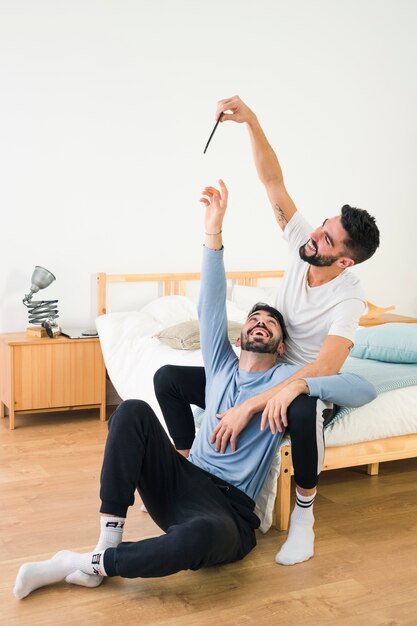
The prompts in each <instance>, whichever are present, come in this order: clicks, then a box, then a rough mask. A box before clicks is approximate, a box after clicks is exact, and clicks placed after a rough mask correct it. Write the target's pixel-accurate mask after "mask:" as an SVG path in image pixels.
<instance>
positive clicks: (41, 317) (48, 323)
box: [23, 265, 61, 337]
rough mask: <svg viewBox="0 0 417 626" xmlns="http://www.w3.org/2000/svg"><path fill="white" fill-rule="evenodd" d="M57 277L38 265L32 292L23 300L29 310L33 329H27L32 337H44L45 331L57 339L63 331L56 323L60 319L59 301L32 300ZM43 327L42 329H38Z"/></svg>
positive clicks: (34, 273)
mask: <svg viewBox="0 0 417 626" xmlns="http://www.w3.org/2000/svg"><path fill="white" fill-rule="evenodd" d="M54 280H56V279H55V276H54V275H53V274H52V272H50V271H49V270H47V269H45V268H44V267H41V266H40V265H36V267H35V270H34V272H33V274H32V284H31V287H30V291H29V293H28V294H26V295H25V297H24V298H23V304H24V305H25V306H26V307H27V308H28V310H29V311H28V316H29V324H31V327H29V328H28V329H27V332H28V333H29V334H31V335H35V336H40V337H41V336H42V335H43V334H44V333H45V331H46V334H47V335H48V336H49V337H55V336H56V335H59V334H60V332H61V329H60V328H59V326H58V324H57V323H56V322H55V320H56V318H57V317H58V307H57V304H58V300H32V297H33V294H35V293H37V292H38V291H39V290H40V289H45V288H46V287H49V285H50V284H51V283H52V282H53V281H54ZM39 326H41V327H43V328H44V329H45V331H44V332H42V329H40V328H37V327H39Z"/></svg>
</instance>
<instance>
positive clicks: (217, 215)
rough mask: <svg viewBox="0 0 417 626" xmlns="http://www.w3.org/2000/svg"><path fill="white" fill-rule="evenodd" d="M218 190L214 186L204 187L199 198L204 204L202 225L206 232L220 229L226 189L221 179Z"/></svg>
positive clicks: (225, 207) (226, 195) (225, 202)
mask: <svg viewBox="0 0 417 626" xmlns="http://www.w3.org/2000/svg"><path fill="white" fill-rule="evenodd" d="M219 187H220V191H219V190H218V189H216V188H215V187H205V188H204V189H203V191H202V194H203V197H202V198H200V202H202V203H203V204H204V205H205V206H206V214H205V219H204V225H205V229H206V233H217V232H219V231H221V229H222V225H223V218H224V214H225V213H226V209H227V198H228V195H229V194H228V191H227V187H226V185H225V184H224V182H223V181H222V180H219Z"/></svg>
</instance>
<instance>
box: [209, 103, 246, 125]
mask: <svg viewBox="0 0 417 626" xmlns="http://www.w3.org/2000/svg"><path fill="white" fill-rule="evenodd" d="M226 111H232V113H226ZM220 113H223V117H222V119H221V120H220V122H221V123H223V122H227V121H229V120H231V121H232V122H238V123H239V124H242V123H243V122H250V121H251V120H252V119H255V114H254V112H253V111H252V110H251V109H250V108H249V107H248V106H247V105H246V104H245V103H244V102H243V100H241V99H240V98H239V96H233V97H232V98H226V99H225V100H219V102H218V103H217V109H216V116H215V117H216V120H217V119H218V118H219V115H220Z"/></svg>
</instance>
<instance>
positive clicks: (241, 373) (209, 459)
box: [14, 182, 375, 598]
mask: <svg viewBox="0 0 417 626" xmlns="http://www.w3.org/2000/svg"><path fill="white" fill-rule="evenodd" d="M220 186H221V193H220V192H219V191H218V190H216V189H214V188H212V187H207V188H206V189H205V190H204V196H205V197H204V198H202V202H203V203H204V204H205V206H206V212H205V229H206V238H205V248H204V252H203V268H202V279H201V293H200V300H199V317H200V325H201V345H202V351H203V355H204V365H205V368H206V376H207V396H206V399H207V402H206V404H207V407H206V415H205V418H204V420H203V424H202V427H201V429H200V431H199V433H198V435H197V437H196V439H195V442H194V444H193V446H192V449H191V452H190V456H189V461H187V460H186V459H185V458H184V457H183V456H181V455H180V454H178V452H177V451H176V450H175V449H174V447H173V446H172V444H171V442H170V440H169V438H168V437H167V435H166V433H165V431H164V429H163V428H162V426H161V424H160V422H159V421H158V418H157V417H156V416H155V414H154V413H153V411H152V409H151V408H150V407H149V405H148V404H146V403H145V402H142V401H140V400H127V401H126V402H123V403H122V404H121V405H120V406H119V408H118V409H117V410H116V412H115V413H114V414H113V415H112V417H111V419H110V422H109V435H108V438H107V442H106V448H105V453H104V462H103V468H102V474H101V490H100V497H101V509H100V511H101V513H102V517H101V534H100V537H99V541H98V543H97V546H96V548H95V550H94V551H93V552H91V553H88V554H77V553H74V552H69V551H62V552H58V553H57V554H56V555H55V556H54V557H52V558H51V559H50V560H49V561H42V562H38V563H26V564H25V565H23V566H22V567H21V568H20V570H19V573H18V575H17V580H16V585H15V589H14V593H15V595H16V596H17V597H18V598H24V597H25V596H27V595H28V594H30V593H31V592H32V591H33V590H34V589H37V588H39V587H41V586H44V585H47V584H51V583H54V582H58V581H60V580H63V579H64V578H66V580H67V581H68V582H73V583H76V584H81V585H84V586H89V587H95V586H97V585H98V584H100V582H101V581H102V580H103V577H104V576H124V577H127V578H135V577H145V578H147V577H159V576H167V575H169V574H174V573H175V572H178V571H180V570H186V569H192V570H198V569H200V568H202V567H207V566H210V565H215V564H221V563H230V562H233V561H236V560H239V559H242V558H243V557H244V556H245V555H246V554H248V553H249V552H250V551H251V550H252V548H253V547H254V546H255V544H256V537H255V529H256V528H257V527H258V525H259V519H258V517H257V516H256V515H255V513H254V512H253V509H254V501H253V499H254V498H255V497H256V496H257V494H258V492H259V490H260V488H261V487H262V484H263V482H264V480H265V478H266V476H267V474H268V471H269V468H270V464H271V460H272V459H273V456H274V454H275V451H276V449H277V446H278V444H279V441H280V436H279V435H277V434H275V435H274V434H272V433H271V432H270V430H269V429H267V430H265V429H264V430H261V429H260V420H261V414H260V413H259V414H258V415H256V416H255V417H254V418H253V419H252V420H250V422H249V423H248V425H247V426H246V428H245V429H244V430H243V432H242V433H241V435H240V441H239V448H238V450H237V451H236V452H232V450H231V448H230V446H228V447H226V448H225V450H224V454H218V453H217V452H216V450H215V446H214V445H213V444H211V443H210V438H211V433H212V431H213V428H214V426H215V424H216V422H217V417H216V415H217V413H219V412H222V411H225V410H227V409H229V408H230V407H232V406H234V405H235V404H238V403H240V402H243V401H244V400H245V399H246V398H249V397H251V396H253V395H254V394H256V393H259V392H262V391H264V390H266V389H269V388H270V387H272V386H274V385H276V384H278V383H279V382H281V381H283V380H285V379H287V378H288V377H289V376H291V375H293V374H295V372H296V371H297V369H299V368H298V367H297V366H296V365H288V364H282V363H277V356H278V355H279V354H281V353H282V352H283V351H284V337H285V326H284V322H283V319H282V316H281V314H280V313H279V312H278V311H277V310H276V309H275V308H273V307H269V306H268V305H263V304H258V305H255V306H254V307H253V309H252V311H251V312H250V313H249V315H248V318H247V320H246V323H245V324H244V326H243V329H242V333H241V337H240V344H241V355H240V358H239V359H238V358H237V357H236V354H235V352H234V350H233V348H232V346H231V345H230V343H229V340H228V336H227V318H226V277H225V271H224V266H223V246H222V238H221V230H222V223H223V217H224V214H225V211H226V206H227V190H226V187H225V185H224V184H223V183H222V182H220ZM308 393H312V394H314V395H316V396H319V397H320V398H322V399H323V400H327V401H329V402H336V403H338V404H344V405H349V406H358V405H360V404H363V403H365V402H369V401H370V400H372V399H373V398H374V397H375V390H374V389H373V387H372V385H370V384H369V383H368V382H367V381H365V380H364V379H362V378H361V377H359V376H356V375H354V374H346V375H336V376H330V377H321V378H320V377H317V378H314V379H309V378H306V379H301V378H297V377H296V378H295V379H294V380H293V382H292V383H291V384H289V385H287V386H286V387H285V397H286V400H285V403H286V404H289V403H290V402H291V401H292V400H293V399H294V398H295V397H296V396H298V395H299V394H308ZM190 461H191V462H190ZM136 489H137V490H138V491H139V494H140V496H141V498H142V500H143V502H144V504H145V506H146V508H147V510H148V512H149V513H150V515H151V517H152V518H153V520H154V521H155V522H156V524H158V526H159V527H160V528H161V529H162V530H163V531H164V532H165V534H163V535H161V536H159V537H154V538H152V539H144V540H142V541H138V542H121V539H122V532H123V526H124V521H125V517H126V514H127V510H128V507H129V506H131V505H133V503H134V494H135V490H136Z"/></svg>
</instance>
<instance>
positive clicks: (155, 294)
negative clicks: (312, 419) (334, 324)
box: [96, 270, 417, 532]
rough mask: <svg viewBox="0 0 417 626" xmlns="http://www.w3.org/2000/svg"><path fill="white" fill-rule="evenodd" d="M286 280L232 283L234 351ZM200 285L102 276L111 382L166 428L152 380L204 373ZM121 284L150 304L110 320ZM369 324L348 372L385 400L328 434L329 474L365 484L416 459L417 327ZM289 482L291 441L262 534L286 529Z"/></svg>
mask: <svg viewBox="0 0 417 626" xmlns="http://www.w3.org/2000/svg"><path fill="white" fill-rule="evenodd" d="M283 275H284V272H283V271H279V270H277V271H253V272H229V273H228V274H227V278H228V285H229V287H228V297H229V299H228V301H227V313H228V319H229V321H233V322H234V323H235V328H234V330H233V328H232V326H233V324H231V327H230V328H229V337H230V338H231V340H232V341H233V332H234V333H235V335H236V332H237V330H236V324H237V325H239V324H241V323H243V322H244V320H245V318H246V313H247V311H248V310H249V309H250V307H251V306H252V304H254V302H256V301H259V300H261V301H265V302H271V303H273V302H274V301H275V297H276V291H277V289H278V288H279V281H280V280H281V279H282V277H283ZM198 281H199V274H198V273H183V274H106V273H100V274H99V275H98V315H99V317H98V318H97V322H96V324H97V330H98V332H99V336H100V342H101V346H102V351H103V356H104V360H105V363H106V368H107V372H108V375H109V378H110V379H111V381H112V383H113V385H114V387H115V389H116V391H117V393H118V394H119V396H120V397H121V398H122V399H123V400H125V399H128V398H140V399H143V400H146V401H147V402H148V403H149V404H150V405H151V406H152V408H153V409H154V411H155V413H156V414H157V416H158V417H159V419H160V420H161V423H162V424H163V425H164V422H163V419H162V415H161V412H160V409H159V405H158V403H157V400H156V398H155V395H154V391H153V375H154V373H155V371H156V370H157V369H158V368H159V367H161V366H162V365H164V364H166V363H171V364H176V365H201V364H202V356H201V352H200V350H199V349H198V346H199V344H198V325H197V321H196V320H197V305H196V299H197V293H198ZM115 283H118V284H119V285H120V284H123V283H124V284H126V283H141V288H143V286H144V284H146V285H147V287H148V289H147V290H146V300H148V302H146V303H144V300H143V297H142V298H139V297H138V299H136V296H135V297H133V298H131V300H130V301H129V302H128V307H129V310H118V311H112V312H109V311H108V308H109V306H108V303H109V298H108V286H109V285H110V284H115ZM150 286H152V287H151V291H149V287H150ZM110 308H113V307H110ZM123 308H125V307H123ZM132 308H133V310H131V309H132ZM372 315H373V316H374V317H372V316H369V312H368V316H365V317H364V318H363V319H362V320H361V323H362V324H363V326H364V328H363V331H365V334H364V333H363V332H362V331H361V330H359V331H358V333H357V339H356V342H355V349H354V352H353V355H354V356H352V357H349V359H348V360H347V362H346V364H345V366H344V367H345V369H346V370H348V371H354V372H357V373H362V374H363V375H366V376H367V377H368V378H369V379H370V380H371V381H372V382H373V383H374V384H375V386H376V387H377V390H378V397H377V398H376V399H375V400H374V401H373V402H371V403H370V404H368V405H366V406H364V407H360V408H358V409H353V410H349V409H346V408H342V409H341V410H340V411H339V413H338V414H337V415H336V416H335V418H334V419H333V420H332V422H331V423H330V424H329V425H328V426H327V427H326V429H325V439H326V453H325V460H324V468H323V469H324V470H331V469H340V468H348V467H354V466H359V465H365V466H367V469H368V474H370V475H375V474H377V473H378V467H379V463H381V462H384V461H390V460H395V459H404V458H410V457H416V456H417V325H414V324H404V323H401V324H398V323H395V321H396V320H397V319H398V318H396V317H395V316H391V317H390V321H393V322H394V323H392V324H384V325H380V324H381V318H378V317H375V310H374V311H373V312H372ZM400 319H405V320H406V321H409V322H413V321H416V320H414V319H413V318H400ZM365 327H366V328H365ZM237 328H239V326H237ZM378 328H379V330H377V329H378ZM196 329H197V330H196ZM374 331H376V338H375V337H373V334H374V335H375V332H374ZM394 331H395V332H394ZM361 333H362V334H361ZM365 335H366V336H365ZM236 336H237V335H236ZM384 336H388V338H387V337H385V339H384ZM355 351H356V352H355ZM201 418H202V412H201V411H200V410H196V411H195V420H196V424H197V426H198V423H199V420H201ZM164 427H165V425H164ZM292 475H293V468H292V460H291V442H290V439H289V437H285V438H284V440H283V443H282V445H281V447H280V449H279V452H278V453H277V456H276V458H275V461H274V463H273V466H272V468H271V471H270V474H269V476H268V479H267V481H266V483H265V485H264V488H263V489H262V491H261V493H260V494H259V497H258V500H257V503H256V504H257V513H258V515H259V516H260V518H261V530H263V531H264V532H266V530H268V528H269V527H270V526H271V524H274V525H275V526H276V527H277V528H278V529H279V530H286V529H287V528H288V523H289V514H290V500H291V476H292Z"/></svg>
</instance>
